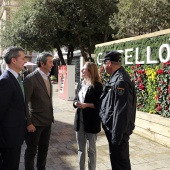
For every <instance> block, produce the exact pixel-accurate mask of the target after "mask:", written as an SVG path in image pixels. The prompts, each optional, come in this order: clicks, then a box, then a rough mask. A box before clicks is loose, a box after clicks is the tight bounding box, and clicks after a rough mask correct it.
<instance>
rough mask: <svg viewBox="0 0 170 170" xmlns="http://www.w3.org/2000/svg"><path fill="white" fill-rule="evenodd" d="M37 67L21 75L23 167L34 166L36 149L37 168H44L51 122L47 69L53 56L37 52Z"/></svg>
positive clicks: (50, 91)
mask: <svg viewBox="0 0 170 170" xmlns="http://www.w3.org/2000/svg"><path fill="white" fill-rule="evenodd" d="M37 65H38V69H37V70H35V71H34V72H32V73H31V74H29V75H28V76H27V77H26V78H25V79H24V89H25V94H26V115H27V131H28V133H27V135H26V145H27V148H26V150H25V170H34V158H35V155H36V153H37V150H38V153H37V170H45V165H46V157H47V152H48V146H49V140H50V134H51V124H52V122H53V121H54V118H53V105H52V85H51V82H50V79H49V72H50V71H51V69H52V67H53V56H52V55H51V54H50V53H47V52H43V53H40V54H39V55H38V56H37Z"/></svg>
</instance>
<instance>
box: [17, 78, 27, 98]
mask: <svg viewBox="0 0 170 170" xmlns="http://www.w3.org/2000/svg"><path fill="white" fill-rule="evenodd" d="M17 80H18V82H19V85H20V87H21V90H22V93H23V96H24V98H25V92H24V86H23V83H22V80H21V77H20V75H18V77H17Z"/></svg>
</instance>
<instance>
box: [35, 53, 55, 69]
mask: <svg viewBox="0 0 170 170" xmlns="http://www.w3.org/2000/svg"><path fill="white" fill-rule="evenodd" d="M47 57H53V56H52V54H51V53H49V52H42V53H40V54H38V56H37V58H36V63H37V66H38V67H41V62H42V63H43V64H45V65H46V63H47Z"/></svg>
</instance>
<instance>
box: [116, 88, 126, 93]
mask: <svg viewBox="0 0 170 170" xmlns="http://www.w3.org/2000/svg"><path fill="white" fill-rule="evenodd" d="M124 92H125V88H121V87H118V88H117V93H118V95H123V94H124Z"/></svg>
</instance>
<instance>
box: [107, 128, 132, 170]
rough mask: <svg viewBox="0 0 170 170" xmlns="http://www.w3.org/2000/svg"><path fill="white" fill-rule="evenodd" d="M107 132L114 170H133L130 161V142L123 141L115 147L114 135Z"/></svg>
mask: <svg viewBox="0 0 170 170" xmlns="http://www.w3.org/2000/svg"><path fill="white" fill-rule="evenodd" d="M104 130H105V134H106V137H107V140H108V143H109V152H110V161H111V166H112V170H131V165H130V159H129V142H128V141H124V140H122V141H121V143H120V145H113V144H112V142H111V140H112V134H111V133H110V132H109V131H107V130H106V129H104Z"/></svg>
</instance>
